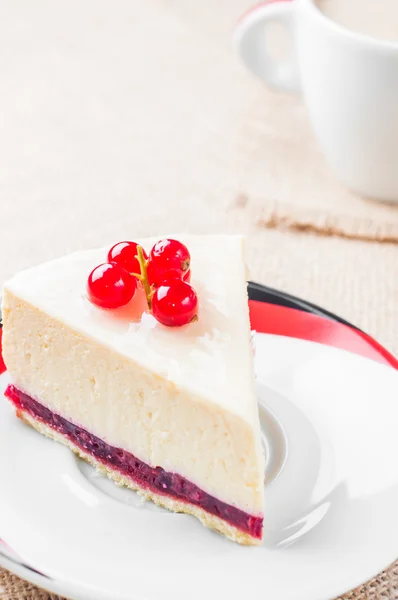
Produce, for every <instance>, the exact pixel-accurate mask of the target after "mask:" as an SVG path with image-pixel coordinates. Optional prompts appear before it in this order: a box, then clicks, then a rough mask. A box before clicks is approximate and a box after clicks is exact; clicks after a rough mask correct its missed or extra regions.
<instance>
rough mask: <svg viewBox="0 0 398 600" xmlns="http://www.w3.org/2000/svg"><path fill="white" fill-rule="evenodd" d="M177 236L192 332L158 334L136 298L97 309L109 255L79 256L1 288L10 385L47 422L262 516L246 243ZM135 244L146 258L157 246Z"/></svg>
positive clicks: (19, 277) (42, 267)
mask: <svg viewBox="0 0 398 600" xmlns="http://www.w3.org/2000/svg"><path fill="white" fill-rule="evenodd" d="M174 237H176V236H174ZM177 237H178V239H180V240H181V241H182V242H184V243H185V244H186V245H187V247H188V248H189V250H190V253H191V260H192V262H191V265H192V284H193V286H194V287H195V289H196V291H197V294H198V298H199V321H198V322H197V323H193V324H190V325H187V326H185V327H182V328H168V327H165V326H163V325H161V324H160V323H158V322H157V321H155V319H154V318H153V317H152V315H150V314H148V313H146V312H144V313H143V312H142V307H143V302H142V299H141V300H140V299H139V298H134V299H133V301H132V302H131V304H130V305H128V306H127V307H125V308H123V309H119V310H117V311H104V310H101V309H99V308H96V307H95V306H93V305H92V304H91V303H90V302H89V301H88V299H87V297H86V281H87V277H88V274H89V273H90V271H91V270H92V269H93V268H94V267H95V266H96V265H98V264H100V263H102V262H105V261H106V255H107V249H100V250H92V251H86V252H80V253H76V254H72V255H70V256H67V257H65V258H62V259H59V260H56V261H52V262H50V263H46V264H43V265H40V266H38V267H36V268H33V269H30V270H27V271H24V272H22V273H20V274H19V275H17V276H16V277H14V278H13V279H11V280H10V281H9V282H8V283H7V284H6V285H5V289H4V299H3V325H4V332H3V354H4V359H5V362H6V365H7V368H8V370H9V372H10V375H11V378H12V381H13V383H14V384H15V386H16V387H17V388H18V389H20V390H22V391H23V392H25V393H26V394H28V395H29V396H31V397H33V398H35V399H37V400H38V401H39V402H40V403H42V404H43V405H44V406H46V407H48V408H49V409H50V410H51V411H53V412H54V413H56V414H58V415H61V416H62V417H64V418H65V419H67V420H69V421H71V422H72V423H75V424H78V425H79V426H81V427H83V428H84V429H86V430H87V431H89V432H90V433H92V434H94V435H95V436H97V437H99V438H101V439H102V440H105V441H106V443H107V444H109V445H111V446H113V447H116V448H123V449H125V450H126V451H128V452H130V453H131V454H133V455H134V456H136V457H137V458H139V459H140V460H141V461H143V462H145V463H146V464H149V465H151V466H154V467H155V466H161V467H162V468H163V469H165V470H166V471H168V472H173V473H178V474H179V475H181V476H182V477H184V478H186V479H187V480H189V481H191V482H192V483H194V484H195V485H196V486H198V487H199V488H200V489H201V490H203V491H205V492H206V493H207V494H209V495H211V496H213V497H215V498H217V499H219V500H220V501H222V502H224V503H226V504H229V505H232V506H234V507H236V508H238V509H240V510H242V511H244V512H245V513H248V514H250V515H256V516H261V515H262V513H263V477H264V464H263V455H262V450H261V443H260V428H259V420H258V410H257V403H256V399H255V395H254V381H253V367H252V357H251V350H250V342H249V321H248V306H247V291H246V283H245V265H244V261H243V258H242V245H243V240H242V238H241V237H240V236H191V237H189V236H177ZM138 241H139V242H140V243H141V244H142V245H143V247H144V248H145V249H146V250H147V251H149V249H150V248H151V246H152V245H153V243H154V242H155V241H156V240H154V239H150V240H138Z"/></svg>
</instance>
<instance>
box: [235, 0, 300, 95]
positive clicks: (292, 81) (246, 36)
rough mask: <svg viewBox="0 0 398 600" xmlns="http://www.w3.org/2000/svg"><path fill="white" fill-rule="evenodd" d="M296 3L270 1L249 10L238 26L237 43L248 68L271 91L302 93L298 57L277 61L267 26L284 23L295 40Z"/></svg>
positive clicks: (283, 0)
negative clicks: (270, 44) (270, 48)
mask: <svg viewBox="0 0 398 600" xmlns="http://www.w3.org/2000/svg"><path fill="white" fill-rule="evenodd" d="M295 10H296V3H295V2H292V1H291V0H268V2H264V3H262V4H260V5H258V6H255V7H254V8H253V9H251V10H249V12H247V13H246V14H245V15H243V17H242V18H241V19H240V21H239V22H238V25H237V26H236V29H235V34H234V43H235V46H236V48H237V51H238V53H239V54H240V56H241V58H242V60H243V62H244V64H245V65H246V67H247V68H248V69H249V71H252V73H254V74H255V75H257V76H258V77H260V78H261V79H263V80H264V81H265V82H266V83H267V84H268V85H269V86H270V87H273V88H276V89H279V90H284V91H287V92H297V91H299V89H300V83H299V73H298V68H297V65H296V62H295V59H294V57H291V58H290V59H289V60H275V59H274V58H272V57H271V56H270V54H269V52H268V49H267V43H266V38H267V25H268V24H269V23H280V24H281V25H283V27H285V28H286V29H287V30H288V33H289V35H290V36H291V37H292V38H293V26H294V17H295Z"/></svg>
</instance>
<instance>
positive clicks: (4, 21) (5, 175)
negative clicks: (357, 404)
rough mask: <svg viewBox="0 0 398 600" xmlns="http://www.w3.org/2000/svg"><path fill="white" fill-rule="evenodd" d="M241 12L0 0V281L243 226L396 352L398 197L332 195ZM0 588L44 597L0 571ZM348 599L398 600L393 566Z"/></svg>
mask: <svg viewBox="0 0 398 600" xmlns="http://www.w3.org/2000/svg"><path fill="white" fill-rule="evenodd" d="M247 6H248V1H247V0H217V2H211V0H205V1H204V2H197V1H196V0H147V1H146V2H141V1H140V0H120V1H119V2H118V3H114V2H111V0H85V1H83V2H81V0H70V1H69V2H68V3H65V2H62V1H61V0H53V2H51V3H50V2H47V1H45V0H36V2H30V0H14V2H12V3H11V2H10V3H7V4H5V3H4V4H3V6H2V7H1V18H0V56H1V59H0V60H1V77H0V128H1V136H0V202H1V210H2V213H1V215H2V219H1V222H0V256H1V257H2V258H3V260H2V261H1V264H0V280H4V279H5V278H6V277H7V276H9V275H10V274H11V273H13V272H14V271H16V270H18V269H20V268H22V267H25V266H27V265H30V264H34V263H38V262H40V261H43V260H46V259H48V258H50V257H52V256H56V255H61V254H63V253H65V252H69V251H71V250H74V249H80V248H85V247H91V246H96V245H100V244H106V243H110V242H112V241H118V240H121V239H124V238H132V237H137V236H139V235H146V234H155V235H156V234H162V233H163V232H170V231H181V230H186V231H191V232H205V231H209V232H219V231H224V232H233V231H243V232H245V233H247V234H248V245H247V246H248V262H249V266H250V269H251V273H252V278H253V279H255V280H258V281H260V282H264V283H267V284H268V285H270V286H274V287H277V288H280V289H283V290H287V291H289V292H291V293H293V294H296V295H299V296H302V297H304V298H308V299H310V300H312V301H313V302H315V303H318V304H321V305H323V306H324V307H326V308H328V309H329V310H331V311H334V312H336V313H338V314H340V315H342V316H343V317H345V318H346V319H348V320H350V321H352V322H354V323H355V324H357V325H359V326H360V327H362V328H363V329H365V330H366V331H368V332H369V333H371V334H373V335H374V336H375V337H377V338H378V339H379V341H380V342H382V343H383V344H385V345H386V346H387V347H388V348H389V349H390V350H392V351H395V352H396V353H398V336H397V335H396V330H397V325H398V302H397V301H396V300H397V298H398V277H397V272H398V271H397V268H398V246H397V245H396V242H397V241H398V205H397V208H394V207H390V206H385V205H380V204H375V203H374V202H370V201H366V200H364V199H362V198H359V197H357V196H355V195H354V194H352V193H350V192H348V191H347V190H345V189H344V188H343V187H341V186H340V184H339V183H338V182H337V181H335V179H334V178H333V175H332V174H331V173H330V171H329V169H328V167H327V165H326V164H325V162H324V160H323V157H322V156H321V155H320V152H319V150H318V148H317V146H316V143H315V141H314V139H313V136H312V133H311V131H310V129H309V125H308V122H307V118H306V113H305V108H304V107H303V105H302V103H301V100H300V98H297V97H287V96H282V95H276V94H272V93H271V92H268V91H267V90H266V89H265V88H264V86H263V85H262V84H261V83H260V82H258V81H256V80H254V79H253V78H252V77H251V76H250V75H249V74H248V73H246V72H245V71H244V69H243V67H241V65H240V64H239V62H238V60H237V59H236V57H235V56H234V54H233V52H232V51H231V47H230V46H231V44H230V38H231V30H232V27H233V23H234V21H235V20H236V18H237V17H238V15H239V14H240V13H241V12H242V11H243V10H244V9H245V8H247ZM314 576H316V573H315V574H314ZM0 590H1V591H0V598H1V599H2V600H17V599H18V600H20V599H24V600H28V599H29V600H30V599H31V600H39V599H40V600H45V599H46V600H47V599H49V598H55V597H54V596H49V595H48V594H47V593H44V592H40V591H39V590H37V589H36V588H34V587H33V586H31V585H29V584H26V583H24V582H23V581H21V580H19V579H18V578H16V577H14V576H13V575H10V574H8V573H7V572H5V571H1V570H0ZM345 598H346V599H348V598H351V599H352V600H354V599H355V600H365V599H366V600H387V599H388V600H392V599H393V598H398V563H396V564H395V566H393V567H391V568H390V569H388V570H387V571H385V572H384V573H382V574H381V575H380V576H379V577H377V578H376V579H375V580H373V581H372V582H371V583H369V584H367V585H365V586H363V587H362V588H360V589H358V590H357V591H355V592H352V593H351V594H348V595H347V596H345Z"/></svg>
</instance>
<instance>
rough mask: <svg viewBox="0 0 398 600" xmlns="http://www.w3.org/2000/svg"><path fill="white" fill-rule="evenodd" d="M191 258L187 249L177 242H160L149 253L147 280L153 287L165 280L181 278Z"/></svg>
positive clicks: (167, 240) (168, 240)
mask: <svg viewBox="0 0 398 600" xmlns="http://www.w3.org/2000/svg"><path fill="white" fill-rule="evenodd" d="M190 262H191V257H190V254H189V252H188V248H187V247H186V246H184V244H182V243H181V242H179V241H177V240H170V239H166V240H160V241H159V242H157V243H156V244H155V245H154V247H153V248H152V250H151V252H150V253H149V265H148V279H149V283H150V284H152V285H154V286H155V287H156V286H158V285H160V284H161V282H162V281H164V280H165V279H171V278H172V279H176V278H182V277H183V275H184V273H185V272H186V271H188V269H189V265H190Z"/></svg>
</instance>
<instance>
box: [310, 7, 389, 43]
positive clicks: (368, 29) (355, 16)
mask: <svg viewBox="0 0 398 600" xmlns="http://www.w3.org/2000/svg"><path fill="white" fill-rule="evenodd" d="M315 4H316V6H317V7H318V8H319V9H320V10H321V11H322V12H323V13H324V14H325V15H326V16H327V17H329V18H330V19H332V20H333V21H335V22H336V23H339V24H340V25H343V27H346V28H347V29H352V30H353V31H356V32H358V33H363V34H365V35H368V36H371V37H373V38H376V39H380V40H384V41H390V42H398V0H315Z"/></svg>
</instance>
